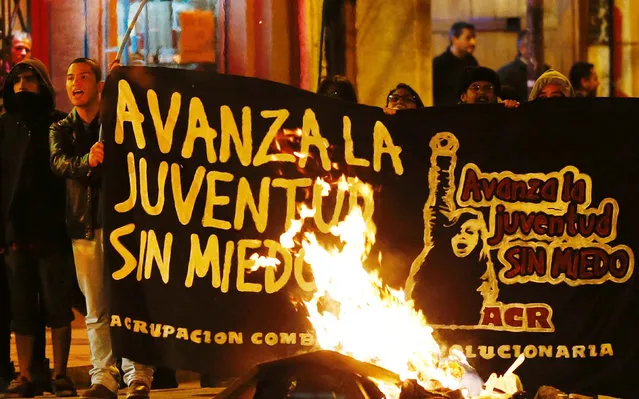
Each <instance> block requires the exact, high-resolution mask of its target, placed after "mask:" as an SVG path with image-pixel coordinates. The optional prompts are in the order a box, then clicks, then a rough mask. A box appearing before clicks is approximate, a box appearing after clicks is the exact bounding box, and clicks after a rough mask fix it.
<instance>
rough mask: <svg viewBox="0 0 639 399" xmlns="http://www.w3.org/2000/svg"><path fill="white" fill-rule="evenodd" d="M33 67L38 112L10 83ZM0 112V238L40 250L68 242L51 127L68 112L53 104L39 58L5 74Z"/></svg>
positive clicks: (49, 87) (62, 192) (6, 241)
mask: <svg viewBox="0 0 639 399" xmlns="http://www.w3.org/2000/svg"><path fill="white" fill-rule="evenodd" d="M26 69H29V70H31V71H33V72H34V74H35V75H36V77H37V79H38V82H39V85H40V93H39V94H38V97H37V98H38V99H39V101H40V102H39V104H38V108H37V111H36V110H33V109H31V108H28V111H25V109H23V108H24V107H23V108H21V107H20V106H19V102H18V99H17V97H16V93H15V92H14V90H13V86H12V85H11V84H10V82H13V81H14V78H15V77H16V76H17V75H18V73H20V72H22V71H24V70H26ZM7 82H8V84H7V86H6V87H5V90H4V93H3V100H4V104H5V106H6V109H7V112H6V113H5V114H3V115H2V116H0V143H1V144H0V175H1V177H0V218H1V224H2V226H1V228H0V235H1V237H0V241H1V242H2V244H6V243H8V242H15V243H16V244H18V245H29V246H34V247H38V248H39V249H51V248H59V246H60V245H64V244H65V243H66V244H67V245H68V236H67V235H66V232H65V226H64V197H65V194H64V190H65V189H64V180H63V179H60V178H59V177H58V176H56V175H54V174H53V173H52V172H51V170H50V168H49V157H48V155H49V154H48V131H49V126H50V125H51V123H54V122H56V121H58V120H60V119H62V118H63V117H64V115H65V114H64V113H63V112H61V111H57V110H56V109H55V108H54V106H55V103H54V98H55V96H54V92H53V86H52V85H51V81H50V80H49V77H48V75H47V71H46V68H45V66H44V65H43V64H42V63H41V62H40V61H38V60H36V59H27V60H24V61H22V62H21V63H18V64H16V66H14V68H13V69H12V70H11V72H10V73H9V75H8V76H7Z"/></svg>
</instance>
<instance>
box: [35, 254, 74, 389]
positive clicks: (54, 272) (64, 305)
mask: <svg viewBox="0 0 639 399" xmlns="http://www.w3.org/2000/svg"><path fill="white" fill-rule="evenodd" d="M68 256H71V254H64V253H60V252H59V251H57V250H53V251H47V252H46V253H43V254H42V255H41V256H39V257H38V268H39V269H38V270H39V273H40V281H41V296H40V299H41V303H42V304H43V305H44V308H45V310H46V317H47V324H48V325H49V326H50V327H51V343H52V345H53V361H54V367H53V369H54V372H55V376H56V378H57V377H58V376H66V374H67V363H68V361H69V350H70V348H71V322H72V321H73V318H74V316H73V311H72V309H71V303H72V300H71V292H72V291H71V289H72V287H73V281H71V279H72V278H73V277H74V275H73V273H71V270H70V264H69V262H68V259H67V257H68Z"/></svg>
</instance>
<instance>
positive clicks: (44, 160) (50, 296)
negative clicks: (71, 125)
mask: <svg viewBox="0 0 639 399" xmlns="http://www.w3.org/2000/svg"><path fill="white" fill-rule="evenodd" d="M3 98H4V104H5V107H6V110H7V112H6V113H5V114H3V115H2V116H0V143H1V144H0V218H1V222H2V224H1V226H0V227H1V228H0V239H1V240H2V244H3V246H4V248H5V254H4V256H5V263H6V265H5V267H6V272H7V277H8V278H7V279H8V283H9V289H10V292H11V314H12V318H13V320H12V323H13V324H12V327H13V331H14V333H15V338H16V347H17V352H18V364H19V368H20V375H19V376H17V377H16V378H15V379H14V380H13V381H12V382H11V384H10V385H9V388H8V389H7V392H6V393H5V394H4V396H3V397H8V398H13V397H27V398H29V397H34V396H39V395H41V394H42V387H41V386H39V385H38V384H35V383H34V382H33V378H32V377H33V376H32V373H31V361H32V353H33V350H34V338H35V334H36V332H37V329H38V328H40V327H39V326H40V322H41V321H40V304H42V305H43V307H44V309H45V313H46V322H47V325H48V326H49V327H50V328H51V337H52V344H53V353H54V372H55V379H54V381H53V391H54V393H55V394H56V396H58V397H60V396H74V395H75V394H76V390H75V386H74V385H73V382H72V381H71V380H70V379H69V378H68V376H67V362H68V358H69V349H70V346H71V321H72V320H73V312H72V310H71V303H72V300H71V296H70V293H71V292H72V287H73V278H74V275H73V264H72V263H71V261H70V259H71V256H72V255H71V241H70V239H69V238H68V236H67V233H66V226H65V219H64V216H65V185H64V180H63V179H61V178H60V177H58V176H56V175H55V174H54V173H53V172H52V171H51V168H50V167H49V126H50V125H51V124H52V123H54V122H57V121H59V120H61V119H62V118H64V117H65V115H66V114H64V113H63V112H61V111H58V110H56V109H55V100H54V99H55V95H54V91H53V86H52V85H51V81H50V79H49V75H48V72H47V69H46V67H45V66H44V64H43V63H42V62H40V61H39V60H37V59H33V58H30V59H25V60H24V61H22V62H20V63H18V64H16V65H15V66H14V67H13V68H12V69H11V71H10V72H9V75H8V76H7V80H6V83H5V90H4V93H3Z"/></svg>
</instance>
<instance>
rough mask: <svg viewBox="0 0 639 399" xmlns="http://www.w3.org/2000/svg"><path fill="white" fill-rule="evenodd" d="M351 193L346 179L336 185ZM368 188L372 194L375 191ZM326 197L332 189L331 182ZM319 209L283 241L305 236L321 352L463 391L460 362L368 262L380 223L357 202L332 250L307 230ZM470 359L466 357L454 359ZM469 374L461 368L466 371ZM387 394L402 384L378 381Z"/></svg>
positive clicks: (336, 229) (288, 243) (336, 232)
mask: <svg viewBox="0 0 639 399" xmlns="http://www.w3.org/2000/svg"><path fill="white" fill-rule="evenodd" d="M335 185H336V186H337V189H338V190H344V191H346V190H348V184H347V183H346V179H340V180H339V182H337V183H336V184H333V186H335ZM366 187H368V188H369V189H368V190H363V191H365V192H366V193H367V195H370V196H371V200H372V195H373V190H372V188H370V186H368V185H367V186H366ZM325 188H326V189H327V190H326V195H328V190H329V189H330V188H332V187H331V185H329V184H328V183H326V184H325ZM315 211H318V210H312V209H309V208H307V207H305V206H302V207H301V208H300V217H299V219H297V220H294V221H293V222H292V223H291V226H290V228H289V229H288V231H286V232H285V233H284V234H282V236H281V239H280V241H281V243H282V245H284V246H285V247H287V248H289V249H291V250H299V249H300V248H299V245H298V246H296V245H295V243H296V242H300V240H295V238H296V237H298V236H300V235H301V236H302V237H301V248H302V249H303V250H304V260H305V262H306V263H308V264H309V265H310V267H311V269H312V272H313V276H314V280H315V285H316V291H315V293H314V295H313V297H312V299H310V300H308V301H304V303H305V305H306V308H307V309H308V312H309V320H310V321H311V323H312V324H313V327H314V329H315V332H316V337H317V342H318V344H319V346H320V347H321V348H322V349H329V350H334V351H336V352H339V353H342V354H344V355H347V356H351V357H353V358H355V359H357V360H360V361H365V362H368V363H372V364H376V365H378V366H380V367H383V368H386V369H388V370H390V371H393V372H395V373H396V374H398V375H399V376H400V378H401V379H402V380H405V379H416V380H417V381H418V382H419V383H420V385H422V386H423V387H425V388H426V389H435V388H440V387H442V386H443V387H447V388H450V389H458V388H459V385H460V382H459V379H460V378H461V376H460V375H459V371H460V368H461V367H456V368H455V367H451V366H450V365H451V363H449V364H448V365H446V364H444V363H445V362H443V361H442V356H441V352H440V348H439V345H438V344H437V342H436V341H435V339H434V338H433V336H432V333H433V329H432V328H431V327H430V326H428V324H427V323H426V320H425V318H424V315H423V314H422V313H421V311H417V310H415V308H414V306H413V302H412V301H406V299H405V296H404V292H403V291H402V290H395V289H392V288H390V287H388V286H386V285H384V283H383V282H382V280H381V279H380V277H379V274H378V273H377V272H376V271H372V272H368V271H367V270H366V269H365V267H364V262H365V261H366V259H367V257H368V255H369V253H370V251H371V248H372V247H373V244H374V243H375V233H376V226H375V224H374V223H373V221H372V217H368V218H366V217H365V216H364V213H363V212H362V209H361V208H360V207H358V206H355V207H354V208H353V209H352V210H351V212H350V213H349V214H348V215H347V216H346V217H345V218H344V220H343V221H341V222H339V223H338V224H337V225H335V226H333V227H332V228H331V230H330V233H331V234H332V235H333V236H334V237H336V238H338V239H339V243H340V244H339V247H337V246H334V247H332V248H329V247H328V246H327V245H324V244H322V243H321V242H320V240H319V239H318V237H317V236H316V234H315V233H313V232H309V231H306V232H304V231H303V226H304V220H305V219H306V218H309V217H312V216H313V213H314V212H315ZM455 360H456V361H457V362H459V363H465V361H466V360H465V358H464V357H463V355H462V354H458V358H457V359H455ZM461 374H462V375H463V371H462V372H461ZM379 387H380V389H381V390H382V391H383V392H384V394H385V395H386V396H387V397H388V398H398V397H399V394H400V388H399V387H396V386H387V385H384V384H379Z"/></svg>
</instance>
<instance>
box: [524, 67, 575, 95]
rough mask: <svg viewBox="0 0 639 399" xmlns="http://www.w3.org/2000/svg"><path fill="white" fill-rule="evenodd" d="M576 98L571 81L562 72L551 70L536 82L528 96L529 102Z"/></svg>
mask: <svg viewBox="0 0 639 399" xmlns="http://www.w3.org/2000/svg"><path fill="white" fill-rule="evenodd" d="M574 96H575V90H574V89H573V87H572V85H571V84H570V80H568V78H567V77H565V76H564V75H563V74H562V73H561V72H557V71H555V70H554V69H549V70H547V71H546V72H544V73H543V74H542V75H541V76H540V77H539V79H537V81H536V82H535V85H534V86H533V88H532V90H531V91H530V95H529V96H528V101H532V100H536V99H538V98H554V97H559V98H569V97H574Z"/></svg>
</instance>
